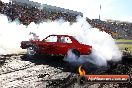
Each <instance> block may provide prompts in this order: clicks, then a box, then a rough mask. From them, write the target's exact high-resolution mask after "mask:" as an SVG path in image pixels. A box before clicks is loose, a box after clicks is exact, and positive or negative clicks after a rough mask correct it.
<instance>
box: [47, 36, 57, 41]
mask: <svg viewBox="0 0 132 88" xmlns="http://www.w3.org/2000/svg"><path fill="white" fill-rule="evenodd" d="M45 41H46V42H57V36H49V37H48V38H46V39H45Z"/></svg>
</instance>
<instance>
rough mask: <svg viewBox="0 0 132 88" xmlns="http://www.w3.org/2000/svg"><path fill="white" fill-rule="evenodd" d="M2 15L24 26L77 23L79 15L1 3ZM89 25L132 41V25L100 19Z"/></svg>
mask: <svg viewBox="0 0 132 88" xmlns="http://www.w3.org/2000/svg"><path fill="white" fill-rule="evenodd" d="M0 13H1V14H5V15H7V17H8V18H9V20H10V21H14V20H15V19H18V20H19V21H20V22H21V23H22V24H24V25H29V24H30V23H31V22H35V23H36V24H37V23H40V22H43V21H47V20H51V21H54V20H58V19H63V20H65V21H68V22H76V17H77V15H71V14H70V13H64V12H59V11H53V10H49V9H46V8H45V9H40V8H37V7H33V6H29V5H26V4H24V5H20V4H13V3H3V2H1V1H0ZM87 21H88V23H90V24H91V25H92V26H93V27H96V28H99V29H100V30H102V31H106V32H107V33H109V34H111V35H112V36H113V37H114V38H125V39H132V30H131V29H132V23H128V22H117V21H112V20H111V21H110V20H109V21H101V20H99V19H92V20H91V19H89V18H87Z"/></svg>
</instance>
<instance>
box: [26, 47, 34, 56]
mask: <svg viewBox="0 0 132 88" xmlns="http://www.w3.org/2000/svg"><path fill="white" fill-rule="evenodd" d="M27 54H28V55H30V56H32V55H35V54H36V51H35V47H33V46H29V47H28V48H27Z"/></svg>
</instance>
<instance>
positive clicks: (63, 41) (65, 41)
mask: <svg viewBox="0 0 132 88" xmlns="http://www.w3.org/2000/svg"><path fill="white" fill-rule="evenodd" d="M61 43H72V41H71V39H70V38H69V37H65V36H62V37H61Z"/></svg>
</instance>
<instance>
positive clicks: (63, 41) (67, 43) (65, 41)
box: [59, 36, 73, 55]
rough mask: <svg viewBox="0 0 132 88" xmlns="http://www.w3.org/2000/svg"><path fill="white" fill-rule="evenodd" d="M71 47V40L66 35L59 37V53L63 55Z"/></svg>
mask: <svg viewBox="0 0 132 88" xmlns="http://www.w3.org/2000/svg"><path fill="white" fill-rule="evenodd" d="M71 47H73V43H72V40H71V39H70V37H68V36H61V37H60V39H59V51H60V52H59V53H60V54H63V55H65V54H66V53H67V51H68V50H69V49H70V48H71Z"/></svg>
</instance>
